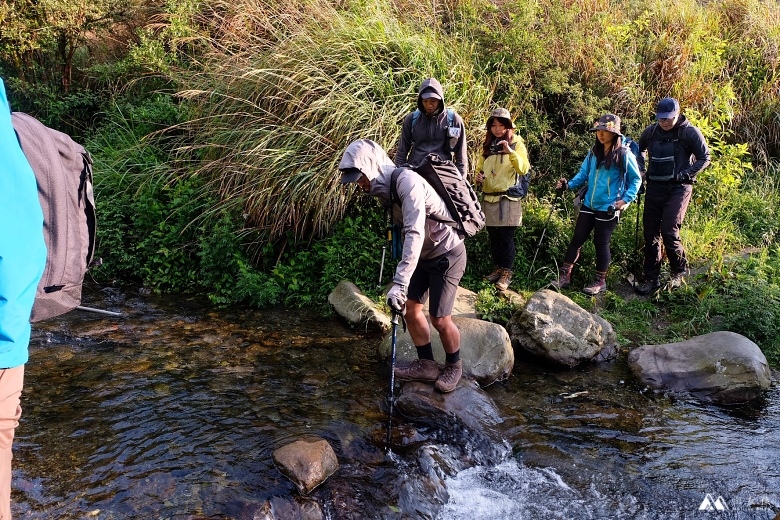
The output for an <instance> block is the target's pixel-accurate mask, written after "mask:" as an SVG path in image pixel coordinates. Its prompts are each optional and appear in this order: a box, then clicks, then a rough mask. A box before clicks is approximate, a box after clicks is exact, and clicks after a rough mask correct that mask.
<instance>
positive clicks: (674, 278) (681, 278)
mask: <svg viewBox="0 0 780 520" xmlns="http://www.w3.org/2000/svg"><path fill="white" fill-rule="evenodd" d="M684 283H685V274H684V273H672V275H671V276H670V277H669V289H670V290H674V289H679V288H680V287H682V285H683V284H684Z"/></svg>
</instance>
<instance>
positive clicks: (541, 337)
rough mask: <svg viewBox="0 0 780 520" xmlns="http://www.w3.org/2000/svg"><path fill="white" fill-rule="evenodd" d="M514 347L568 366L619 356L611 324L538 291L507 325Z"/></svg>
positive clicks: (559, 297) (561, 297) (564, 299)
mask: <svg viewBox="0 0 780 520" xmlns="http://www.w3.org/2000/svg"><path fill="white" fill-rule="evenodd" d="M507 330H508V332H509V337H510V338H511V341H512V345H514V346H516V347H518V348H520V349H522V350H525V351H526V352H529V353H530V354H533V355H534V356H537V357H540V358H543V359H546V360H549V361H552V362H554V363H557V364H560V365H565V366H568V367H573V366H576V365H578V364H580V363H583V362H585V361H603V360H607V359H612V358H614V357H615V356H616V355H617V336H616V335H615V332H614V330H613V329H612V325H611V324H610V323H609V322H608V321H606V320H605V319H604V318H602V317H600V316H597V315H595V314H592V313H590V312H588V311H586V310H585V309H583V308H582V307H580V306H579V305H577V304H576V303H574V302H573V301H572V300H571V299H569V298H568V297H566V296H564V295H563V294H560V293H557V292H555V291H550V290H548V289H543V290H541V291H538V292H536V293H535V294H534V295H533V296H531V298H529V299H528V301H527V302H526V304H525V307H523V308H522V309H521V310H519V311H517V312H516V313H515V314H514V315H513V316H512V318H511V319H510V320H509V324H508V325H507Z"/></svg>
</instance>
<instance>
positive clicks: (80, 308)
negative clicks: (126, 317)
mask: <svg viewBox="0 0 780 520" xmlns="http://www.w3.org/2000/svg"><path fill="white" fill-rule="evenodd" d="M76 309H78V310H80V311H87V312H94V313H97V314H105V315H106V316H115V317H117V318H121V317H122V313H121V312H113V311H104V310H103V309H93V308H92V307H84V306H82V305H79V306H77V307H76Z"/></svg>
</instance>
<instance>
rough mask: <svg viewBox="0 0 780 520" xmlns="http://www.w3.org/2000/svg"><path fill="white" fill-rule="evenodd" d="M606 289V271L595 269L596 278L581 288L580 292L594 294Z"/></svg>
mask: <svg viewBox="0 0 780 520" xmlns="http://www.w3.org/2000/svg"><path fill="white" fill-rule="evenodd" d="M606 290H607V273H604V272H601V271H596V279H595V280H593V281H592V282H591V283H590V285H587V286H585V287H583V288H582V292H584V293H585V294H587V295H589V296H596V295H597V294H598V293H600V292H604V291H606Z"/></svg>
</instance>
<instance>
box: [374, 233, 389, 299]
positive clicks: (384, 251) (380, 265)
mask: <svg viewBox="0 0 780 520" xmlns="http://www.w3.org/2000/svg"><path fill="white" fill-rule="evenodd" d="M386 252H387V242H385V245H383V246H382V262H381V263H380V264H379V280H378V281H377V283H376V288H377V289H381V288H382V271H384V269H385V253H386Z"/></svg>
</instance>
